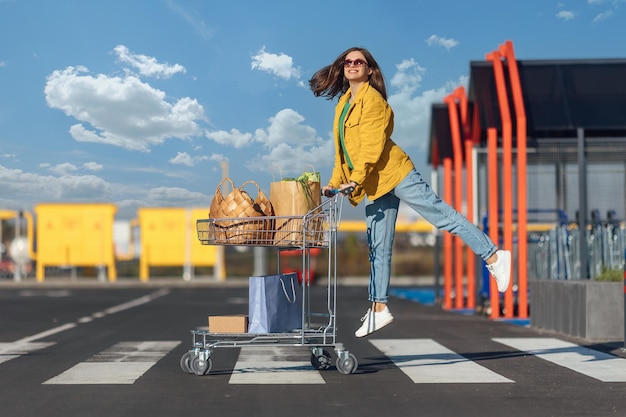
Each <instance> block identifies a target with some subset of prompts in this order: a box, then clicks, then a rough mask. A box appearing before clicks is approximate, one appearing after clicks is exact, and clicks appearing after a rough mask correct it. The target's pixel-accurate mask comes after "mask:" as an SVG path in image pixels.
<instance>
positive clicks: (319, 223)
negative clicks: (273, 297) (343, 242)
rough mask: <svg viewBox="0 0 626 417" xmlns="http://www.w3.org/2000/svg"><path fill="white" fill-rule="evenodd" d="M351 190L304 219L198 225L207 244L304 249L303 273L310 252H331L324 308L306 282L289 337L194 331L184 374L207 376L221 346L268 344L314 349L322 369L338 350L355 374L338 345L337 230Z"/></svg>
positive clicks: (352, 361) (352, 360)
mask: <svg viewBox="0 0 626 417" xmlns="http://www.w3.org/2000/svg"><path fill="white" fill-rule="evenodd" d="M351 191H352V190H351V189H346V190H342V191H341V192H339V191H334V192H331V193H329V194H328V195H327V197H328V198H327V199H326V200H325V201H323V202H322V204H321V205H320V206H318V207H316V208H314V209H313V210H310V211H309V212H307V213H306V214H305V215H302V216H263V217H254V218H236V219H235V218H210V219H199V220H198V221H197V222H196V228H197V233H198V239H199V240H200V241H201V243H202V244H205V245H223V246H228V245H236V246H262V247H271V248H273V249H274V250H276V251H277V254H278V257H279V262H278V269H279V271H278V273H280V272H281V271H280V253H281V252H282V251H293V250H300V251H301V252H302V269H301V271H302V274H303V276H309V274H310V272H311V250H317V249H318V248H319V249H327V254H328V271H327V276H328V279H327V280H326V281H327V283H326V300H325V306H323V307H321V308H319V310H322V311H315V312H314V311H312V310H313V308H312V300H311V296H310V280H308V279H303V280H302V281H301V289H302V326H301V328H300V329H296V330H293V331H291V332H285V333H263V334H255V333H213V332H211V329H210V328H209V329H208V330H197V329H196V330H191V333H192V336H193V337H192V347H191V349H190V350H189V351H187V352H186V353H185V354H183V356H182V357H181V359H180V367H181V369H182V370H183V372H186V373H189V374H196V375H207V374H209V373H210V372H211V368H212V366H213V362H212V356H213V352H214V350H215V349H218V348H233V347H236V348H248V347H259V346H260V347H267V346H268V345H289V346H304V347H308V348H310V350H311V365H312V366H313V367H314V368H315V369H318V370H325V369H329V368H330V367H331V363H332V356H331V354H330V352H329V350H330V349H334V352H335V355H336V362H335V364H336V368H337V371H339V372H340V373H342V374H345V375H348V374H351V373H354V372H355V371H356V369H357V367H358V361H357V359H356V357H355V356H354V355H353V354H352V353H350V352H349V351H348V350H346V349H345V348H344V345H343V344H342V343H338V342H337V314H336V307H337V267H336V265H337V251H336V248H337V227H338V224H339V222H340V220H341V208H342V202H343V198H344V196H345V195H347V194H349V193H350V192H351Z"/></svg>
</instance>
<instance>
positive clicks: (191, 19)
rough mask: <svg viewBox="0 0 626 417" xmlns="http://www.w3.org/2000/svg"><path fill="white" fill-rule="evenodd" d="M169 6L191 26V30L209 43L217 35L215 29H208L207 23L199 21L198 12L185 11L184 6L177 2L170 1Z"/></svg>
mask: <svg viewBox="0 0 626 417" xmlns="http://www.w3.org/2000/svg"><path fill="white" fill-rule="evenodd" d="M167 5H168V6H169V8H170V9H172V10H173V11H174V12H176V13H178V14H179V15H180V16H182V17H183V19H184V20H185V21H186V22H187V23H188V24H189V25H190V26H191V28H192V29H193V30H194V31H195V32H196V33H197V34H198V35H199V36H200V37H201V38H202V39H204V40H206V41H208V40H209V39H211V38H212V37H213V35H214V34H215V30H214V29H213V28H210V27H207V25H206V23H205V22H204V21H203V20H201V19H198V17H197V16H198V13H197V12H189V11H187V10H185V9H183V7H182V6H180V5H179V4H176V3H175V2H173V1H171V0H168V1H167Z"/></svg>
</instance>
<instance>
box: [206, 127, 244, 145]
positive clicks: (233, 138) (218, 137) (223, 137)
mask: <svg viewBox="0 0 626 417" xmlns="http://www.w3.org/2000/svg"><path fill="white" fill-rule="evenodd" d="M206 137H207V138H209V139H212V140H214V141H215V142H217V143H219V144H220V145H230V146H233V147H235V148H243V147H244V146H246V145H248V144H249V143H250V142H251V141H252V134H250V133H242V132H240V131H239V130H237V129H231V130H230V132H226V131H224V130H218V131H215V132H206Z"/></svg>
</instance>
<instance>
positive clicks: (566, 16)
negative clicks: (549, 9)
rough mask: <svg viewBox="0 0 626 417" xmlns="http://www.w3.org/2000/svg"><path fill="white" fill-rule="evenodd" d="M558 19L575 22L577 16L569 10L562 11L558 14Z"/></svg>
mask: <svg viewBox="0 0 626 417" xmlns="http://www.w3.org/2000/svg"><path fill="white" fill-rule="evenodd" d="M556 17H557V18H559V19H562V20H573V19H574V18H576V14H575V13H574V12H572V11H569V10H561V11H559V12H558V13H557V14H556Z"/></svg>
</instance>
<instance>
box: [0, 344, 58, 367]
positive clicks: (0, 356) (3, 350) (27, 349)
mask: <svg viewBox="0 0 626 417" xmlns="http://www.w3.org/2000/svg"><path fill="white" fill-rule="evenodd" d="M52 345H54V343H43V342H39V343H37V342H28V341H24V340H21V341H20V340H18V341H17V342H11V343H0V363H3V362H7V361H10V360H11V359H15V358H19V357H20V356H22V355H28V354H29V353H31V352H34V351H36V350H39V349H45V348H47V347H48V346H52Z"/></svg>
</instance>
